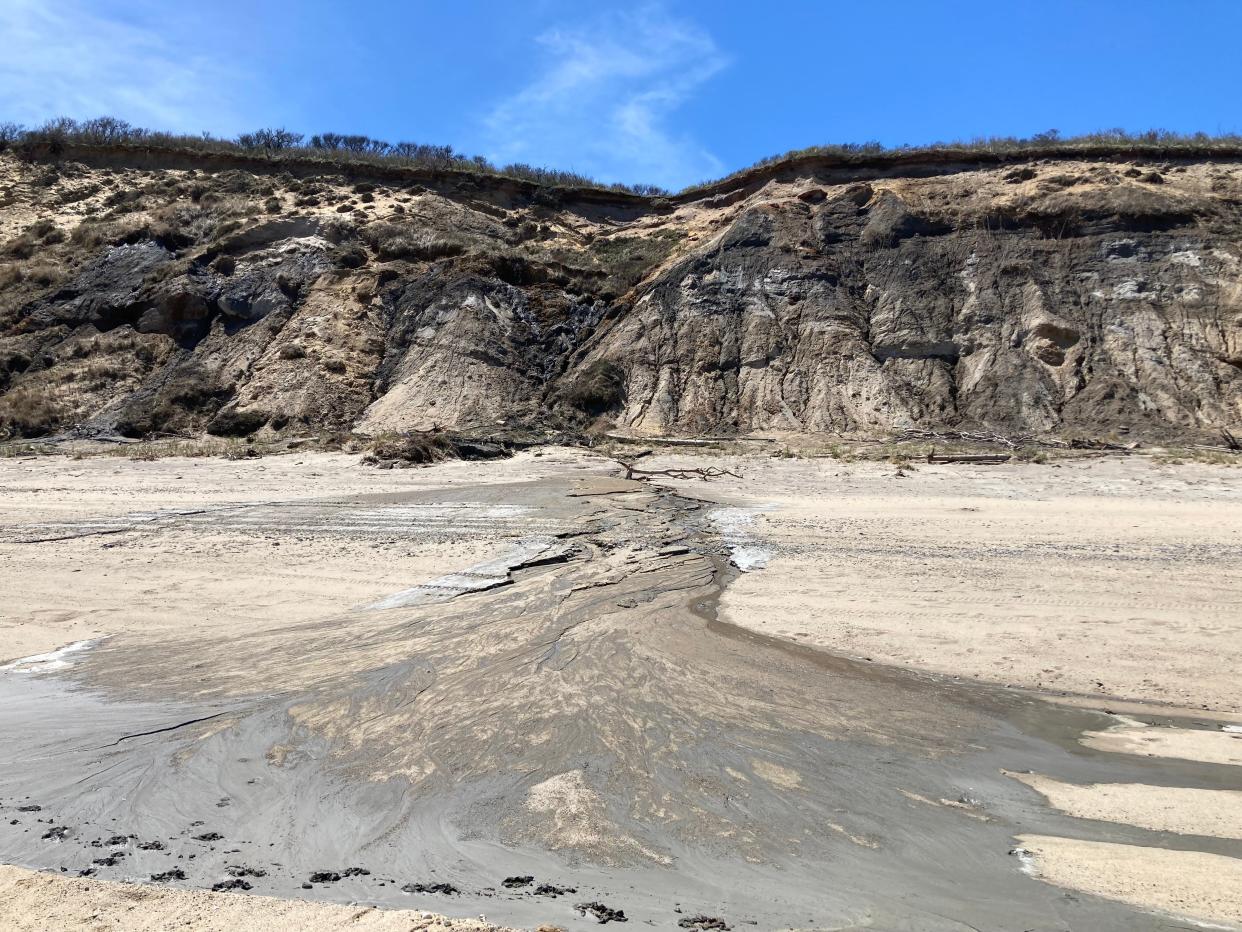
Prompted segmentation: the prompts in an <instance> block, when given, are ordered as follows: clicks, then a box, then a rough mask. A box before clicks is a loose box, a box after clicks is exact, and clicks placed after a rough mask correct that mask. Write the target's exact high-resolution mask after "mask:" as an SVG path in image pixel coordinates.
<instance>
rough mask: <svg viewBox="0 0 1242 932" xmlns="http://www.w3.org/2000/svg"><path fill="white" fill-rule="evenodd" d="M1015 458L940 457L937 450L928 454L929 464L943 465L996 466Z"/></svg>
mask: <svg viewBox="0 0 1242 932" xmlns="http://www.w3.org/2000/svg"><path fill="white" fill-rule="evenodd" d="M1011 459H1013V457H1012V456H1011V455H1010V454H1008V453H945V454H943V455H938V454H937V453H936V451H935V450H932V451H931V452H930V453H928V454H927V462H928V463H931V464H942V463H975V464H978V465H981V466H995V465H999V464H1000V463H1007V462H1009V461H1010V460H1011Z"/></svg>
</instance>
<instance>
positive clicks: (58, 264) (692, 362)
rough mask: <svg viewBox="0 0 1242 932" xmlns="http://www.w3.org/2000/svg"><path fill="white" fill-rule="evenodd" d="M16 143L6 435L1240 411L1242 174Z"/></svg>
mask: <svg viewBox="0 0 1242 932" xmlns="http://www.w3.org/2000/svg"><path fill="white" fill-rule="evenodd" d="M1036 154H1038V153H1036ZM26 155H27V160H26V161H20V160H18V158H17V157H16V156H15V155H14V154H13V153H11V152H10V153H6V154H3V155H0V196H2V197H3V203H4V207H3V210H2V211H0V242H3V243H4V244H5V245H4V246H3V258H2V259H0V262H2V264H0V391H2V392H3V394H2V395H0V430H2V431H4V432H5V433H7V434H8V435H10V436H13V435H16V436H24V437H33V436H38V435H44V434H55V433H58V432H61V433H63V432H74V433H76V434H78V435H108V434H116V433H120V434H124V435H128V436H145V435H149V434H153V433H175V432H194V431H198V430H202V429H206V430H208V431H211V432H213V433H217V434H226V435H251V434H259V435H266V434H271V433H272V432H287V431H305V430H306V429H307V428H308V427H309V428H315V429H325V428H326V429H352V428H357V429H359V430H361V431H364V432H369V433H380V432H385V431H401V430H407V429H412V428H428V427H431V426H439V427H443V428H454V429H458V430H462V431H476V432H477V431H479V430H481V429H482V430H492V429H494V428H495V427H496V425H497V424H498V422H503V423H505V424H507V425H509V426H513V425H523V426H530V427H537V428H542V427H563V426H567V425H568V426H581V425H583V424H584V423H586V422H588V421H591V420H593V419H598V418H606V419H607V420H608V421H609V422H611V423H613V424H615V425H616V426H617V427H619V428H620V429H623V430H628V431H631V432H634V433H664V432H668V433H680V434H704V433H710V434H716V435H719V434H734V433H739V434H745V433H748V432H752V431H771V430H792V431H817V432H868V431H878V430H886V429H891V428H893V427H907V426H914V427H922V428H927V427H953V428H957V429H989V430H993V431H996V432H1001V433H1005V432H1008V433H1013V432H1022V433H1032V432H1033V433H1045V434H1057V433H1060V434H1072V435H1076V436H1092V437H1103V436H1107V435H1109V434H1112V433H1114V432H1118V433H1119V434H1123V435H1126V437H1127V439H1131V440H1133V439H1137V438H1148V437H1150V438H1153V439H1177V440H1182V441H1185V440H1198V439H1203V438H1205V437H1207V436H1209V435H1212V436H1215V434H1216V433H1217V431H1218V430H1219V429H1220V428H1230V427H1233V428H1235V429H1236V427H1237V425H1238V424H1239V422H1240V421H1242V266H1240V265H1239V261H1240V258H1242V254H1240V252H1239V246H1238V242H1239V231H1240V230H1242V163H1239V162H1238V161H1237V159H1236V158H1229V157H1216V158H1212V157H1207V156H1203V155H1200V156H1194V154H1193V153H1190V154H1188V155H1185V156H1184V157H1180V158H1179V157H1177V155H1178V153H1177V152H1176V150H1173V151H1170V152H1166V153H1163V154H1161V153H1159V152H1155V153H1149V154H1147V155H1144V154H1143V153H1142V152H1141V151H1140V152H1126V151H1122V152H1119V153H1114V154H1112V155H1110V154H1108V153H1107V152H1103V153H1100V152H1096V153H1092V154H1090V155H1089V156H1088V155H1075V154H1074V152H1073V151H1072V150H1070V151H1066V152H1064V153H1063V154H1061V155H1057V154H1056V153H1055V152H1049V153H1044V157H1041V158H1017V159H1014V160H1010V161H1006V160H1004V158H1003V157H1001V156H996V155H991V154H988V153H986V152H976V153H973V154H972V153H970V152H960V153H957V154H956V155H955V154H954V153H953V152H951V151H950V152H948V153H940V154H939V155H935V156H933V155H928V156H927V157H926V158H924V159H923V160H922V161H920V160H919V159H918V158H914V157H900V158H896V157H894V158H874V159H870V160H868V159H863V158H860V159H855V160H852V162H851V161H850V160H842V159H836V160H833V159H826V158H820V159H817V158H813V157H811V158H803V159H792V160H787V161H784V162H777V163H775V164H773V165H770V166H766V167H761V168H756V169H753V170H750V171H748V172H744V173H741V174H740V175H738V176H736V177H734V178H732V179H727V180H725V181H722V182H718V183H715V184H713V185H708V186H704V187H702V188H700V189H697V190H691V191H689V192H686V193H683V194H680V195H677V196H672V197H663V196H661V197H644V196H639V195H636V194H629V193H623V192H611V191H606V190H598V189H589V188H556V187H549V186H541V185H539V184H535V183H532V182H528V181H521V180H518V179H512V178H503V177H495V176H488V175H477V176H475V175H470V174H468V173H464V172H460V171H457V172H454V171H441V172H436V171H414V170H409V171H399V170H396V169H387V170H385V169H383V168H382V167H378V166H366V165H357V166H352V167H350V166H339V165H337V166H334V165H332V164H330V163H321V162H314V161H300V162H299V161H281V160H278V159H272V160H269V159H265V158H261V157H250V158H242V157H224V156H219V155H215V156H213V155H209V154H202V153H200V154H194V153H185V152H176V151H160V150H158V149H151V150H147V149H137V148H130V149H124V148H114V149H108V148H101V147H89V146H79V147H76V148H75V147H73V146H70V147H69V148H67V149H66V150H65V151H63V152H60V153H58V154H57V155H56V157H55V158H53V157H52V155H51V154H50V153H38V152H36V153H27V154H26Z"/></svg>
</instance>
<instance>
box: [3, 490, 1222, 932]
mask: <svg viewBox="0 0 1242 932" xmlns="http://www.w3.org/2000/svg"><path fill="white" fill-rule="evenodd" d="M463 502H470V503H472V507H474V508H475V511H473V512H471V514H477V513H478V511H477V508H478V507H483V508H486V507H493V506H494V507H496V508H501V507H502V506H503V508H506V509H514V508H517V509H522V511H521V512H520V514H521V515H524V516H525V519H528V520H529V521H530V522H531V526H532V527H534V528H535V530H534V531H532V540H531V541H528V542H527V543H525V544H523V545H522V546H520V547H518V548H516V549H515V551H514V553H513V554H511V555H509V556H507V557H505V558H502V559H500V560H498V561H493V563H491V564H488V565H487V566H485V567H480V568H474V570H473V571H467V572H466V573H464V574H459V575H458V577H457V578H456V579H455V580H454V581H453V582H452V583H451V584H445V585H441V586H435V585H423V586H419V587H415V588H414V589H411V590H408V591H406V592H403V593H397V594H394V597H393V598H391V599H388V600H382V601H381V602H379V603H376V604H375V605H372V606H366V607H360V608H359V609H358V610H357V611H354V612H351V613H348V614H345V615H342V616H338V617H333V618H328V619H324V620H322V621H318V622H315V623H313V624H307V625H302V626H299V627H297V628H293V629H289V628H284V629H281V630H280V631H279V632H262V631H258V632H255V633H253V634H252V635H249V636H246V637H241V638H236V639H234V640H232V641H229V642H227V643H220V642H212V641H208V640H204V639H203V638H204V637H205V636H204V635H199V634H196V633H195V632H194V631H192V630H190V631H187V633H186V634H185V636H184V637H181V638H176V639H173V638H170V639H168V640H162V641H156V640H152V639H151V638H146V639H138V638H128V637H126V636H125V635H117V636H116V637H113V638H109V639H107V640H106V641H104V642H103V643H101V644H98V645H96V646H94V647H93V648H92V649H90V650H87V651H79V652H77V653H75V654H73V655H72V657H71V658H66V659H67V661H68V662H67V664H66V665H64V666H62V667H60V668H59V669H50V670H47V671H46V672H29V671H28V670H26V669H24V668H20V667H19V668H14V669H8V670H5V671H0V758H2V759H3V760H5V761H6V764H5V766H4V767H3V768H2V769H0V861H4V862H7V863H16V864H22V865H26V866H32V867H37V868H44V869H48V870H53V871H65V872H69V873H79V872H82V871H91V872H93V875H94V876H98V877H100V878H104V879H114V880H137V881H147V880H149V879H150V878H151V877H152V876H153V875H159V874H166V873H167V872H169V871H172V870H174V869H179V870H180V871H183V872H184V874H185V879H184V880H175V879H174V880H170V881H166V882H167V883H170V884H171V885H173V886H184V887H194V888H210V887H211V886H213V885H214V884H216V883H219V882H222V881H227V880H229V879H238V878H237V876H236V875H238V874H241V875H242V876H243V878H244V879H245V881H246V882H247V883H249V884H250V888H251V892H254V893H262V894H267V895H276V896H290V897H304V898H309V899H324V900H332V901H338V902H353V901H356V902H359V903H369V904H376V905H380V906H406V907H411V906H413V907H419V908H424V909H429V910H434V911H436V912H440V913H445V914H448V915H456V916H467V915H478V914H479V913H484V914H486V915H487V917H488V918H489V919H491V920H492V921H497V922H503V923H509V924H515V925H529V926H533V925H537V924H539V923H544V922H551V923H555V924H558V925H561V926H564V927H566V928H586V927H594V926H595V925H597V922H596V920H595V918H594V917H592V916H591V915H590V914H587V915H583V914H581V913H580V912H579V911H577V910H575V908H574V906H575V904H578V903H589V902H600V903H603V904H605V905H607V906H608V907H611V908H614V909H620V910H623V911H624V913H625V915H626V917H627V918H628V920H629V921H631V922H633V921H638V922H649V923H651V924H654V925H656V926H657V927H661V928H670V927H676V925H677V922H678V921H679V920H680V919H683V918H686V917H691V916H696V915H703V916H708V917H720V918H722V919H724V920H725V921H726V922H727V923H728V924H729V925H731V926H733V927H734V928H738V927H757V928H760V929H773V928H786V927H797V928H804V927H813V928H840V929H844V928H862V927H865V928H870V929H890V930H928V932H937V930H963V929H988V930H1040V932H1043V930H1049V932H1051V930H1064V929H1083V930H1087V929H1090V930H1102V932H1107V930H1118V932H1120V930H1144V929H1173V928H1190V926H1188V925H1186V924H1183V923H1179V922H1177V921H1176V920H1172V919H1166V918H1161V917H1157V916H1153V915H1150V914H1147V913H1142V912H1139V911H1136V910H1132V909H1130V908H1127V907H1125V906H1123V905H1119V904H1116V903H1111V902H1107V901H1104V900H1101V899H1097V898H1094V897H1091V896H1088V895H1084V894H1078V893H1070V892H1066V891H1063V890H1059V889H1057V888H1054V887H1051V886H1048V885H1046V884H1043V883H1041V882H1039V881H1037V880H1035V879H1033V878H1032V877H1030V876H1028V875H1027V874H1026V873H1025V872H1024V870H1023V866H1024V865H1023V861H1022V858H1021V857H1020V856H1015V855H1012V854H1011V853H1010V852H1011V849H1012V848H1013V836H1014V835H1015V834H1017V833H1019V832H1023V833H1047V834H1056V835H1062V836H1068V837H1087V836H1086V835H1085V834H1084V833H1089V837H1092V838H1096V839H1100V840H1111V841H1129V842H1133V843H1139V844H1151V845H1160V846H1166V847H1175V846H1180V845H1183V844H1187V842H1186V840H1184V839H1180V838H1179V837H1178V836H1175V835H1166V834H1162V833H1156V832H1149V831H1145V830H1142V829H1137V828H1131V827H1127V826H1123V825H1109V824H1105V823H1094V822H1085V821H1083V820H1075V819H1070V818H1067V817H1064V816H1061V815H1059V814H1057V813H1055V812H1053V811H1050V810H1048V809H1047V808H1046V807H1045V806H1043V805H1042V803H1041V801H1040V800H1041V798H1040V797H1039V796H1038V794H1036V793H1034V792H1033V791H1031V790H1029V789H1027V788H1026V787H1025V786H1022V785H1020V784H1018V783H1017V782H1015V781H1013V780H1010V779H1008V778H1006V777H1005V776H1003V775H1002V773H1001V770H1002V769H1008V770H1024V769H1032V770H1038V771H1039V772H1040V773H1044V774H1049V775H1051V776H1055V777H1057V778H1059V779H1063V780H1070V781H1076V782H1085V781H1092V780H1107V781H1128V780H1134V781H1142V782H1146V783H1165V782H1167V783H1169V784H1177V785H1181V786H1202V787H1213V788H1228V787H1231V786H1232V784H1231V782H1230V781H1231V780H1232V779H1233V778H1232V777H1231V775H1230V773H1229V770H1230V768H1227V767H1214V766H1211V765H1205V764H1192V763H1188V762H1179V761H1172V760H1150V759H1139V758H1131V757H1127V756H1125V755H1112V754H1105V753H1101V752H1096V751H1091V750H1088V749H1086V748H1084V747H1082V746H1080V745H1079V744H1078V742H1077V738H1078V736H1079V734H1081V732H1082V731H1083V730H1087V729H1095V728H1099V727H1101V726H1102V725H1106V724H1107V716H1104V715H1100V714H1096V713H1091V712H1084V711H1077V710H1073V709H1066V708H1062V707H1057V706H1053V705H1050V704H1047V703H1044V702H1041V701H1039V700H1038V698H1036V697H1032V696H1030V695H1027V694H1022V693H1018V692H1015V691H1007V690H1002V689H994V688H989V687H984V686H979V685H971V684H965V683H960V682H955V681H952V680H949V679H945V678H941V677H935V676H929V675H919V674H914V673H909V672H904V671H899V670H894V669H889V668H884V667H880V666H878V665H873V664H866V663H856V662H853V661H849V660H845V659H841V658H838V657H835V656H831V655H828V654H825V653H823V652H819V651H815V650H813V649H809V648H805V647H800V646H797V645H793V644H789V643H787V642H784V641H780V640H777V639H774V638H768V637H764V636H762V635H757V634H754V633H751V632H747V631H744V630H741V629H738V628H735V627H733V626H730V625H727V624H724V623H722V622H720V621H718V620H717V619H716V618H715V602H716V599H717V597H718V595H719V593H720V591H721V588H722V587H723V586H724V585H726V584H727V583H728V580H729V579H730V578H731V577H732V576H733V574H735V573H736V570H735V569H734V568H733V567H731V566H730V564H729V552H728V547H727V546H725V545H724V544H723V543H722V541H721V540H720V538H719V537H717V536H714V535H713V533H712V532H711V530H710V521H709V520H708V518H707V512H708V510H709V507H708V506H706V505H704V504H703V503H699V502H696V501H693V500H690V499H688V498H685V497H681V496H677V495H674V494H672V493H667V492H660V491H658V490H654V489H652V488H649V487H647V486H644V485H641V484H639V483H633V482H622V481H620V480H609V479H599V478H588V479H578V480H569V479H564V480H543V481H539V482H531V483H524V484H516V485H505V486H501V485H492V486H484V487H470V488H457V489H453V490H442V491H440V492H438V493H436V495H434V496H433V495H431V494H429V493H420V494H416V495H403V496H375V497H371V498H369V499H367V500H365V501H362V500H359V501H352V502H324V503H321V504H320V505H319V506H317V507H308V506H306V505H300V506H298V507H296V508H294V507H293V506H290V508H289V511H288V515H287V520H288V523H289V524H290V526H295V527H296V528H297V529H298V532H299V533H303V532H306V531H307V529H308V528H313V527H314V525H315V521H316V515H318V516H319V517H320V518H322V519H324V520H328V519H329V518H330V519H331V520H332V521H333V522H334V524H335V526H349V525H351V522H352V523H353V525H355V526H362V525H365V524H366V523H367V522H373V521H376V520H381V519H377V518H376V517H375V515H376V514H378V513H382V512H384V511H385V510H387V509H400V514H401V515H402V520H403V521H406V522H408V523H409V524H410V527H409V533H418V528H417V526H416V525H417V520H418V517H417V516H418V514H419V513H420V509H423V512H422V513H424V514H428V515H433V516H436V517H435V518H434V520H436V521H444V520H446V519H444V518H443V517H442V516H443V515H444V514H450V515H451V514H453V513H454V506H455V504H461V503H463ZM264 508H265V509H266V511H265V512H264V514H263V520H264V521H267V522H268V523H269V525H273V526H274V525H279V524H280V522H281V521H282V518H281V512H280V506H279V505H265V506H264ZM351 510H353V511H358V512H360V513H362V514H364V515H365V516H366V518H365V521H364V520H362V519H359V520H354V519H352V518H351V517H350V513H351ZM463 513H464V512H463ZM502 513H503V514H504V515H505V516H507V517H506V520H516V518H515V517H514V515H516V514H518V512H513V511H503V512H502V511H497V512H496V514H497V515H498V516H499V515H501V514H502ZM221 514H222V516H223V515H224V514H226V513H221ZM209 518H210V513H200V514H198V515H195V516H193V518H192V520H194V521H200V522H208V523H209ZM184 519H185V520H190V518H184ZM222 519H223V517H222ZM525 519H524V520H525ZM227 520H234V521H235V520H240V519H239V518H238V513H237V512H228V513H227ZM247 520H249V519H247ZM381 523H383V524H384V526H385V527H390V526H392V524H393V522H392V521H389V520H388V519H387V518H384V519H382V520H381ZM471 580H476V581H479V580H481V581H480V582H478V584H477V585H473V584H469V583H471ZM31 806H39V807H40V808H39V809H38V810H37V811H35V810H31V809H30V808H29V807H31ZM23 809H25V810H26V811H23ZM1191 841H1193V843H1194V847H1195V848H1196V849H1197V850H1215V851H1219V852H1220V853H1224V854H1233V855H1239V854H1242V850H1239V847H1240V846H1239V845H1238V843H1236V842H1230V841H1227V840H1219V839H1218V840H1211V841H1209V840H1205V839H1200V838H1195V839H1191ZM157 843H158V844H157ZM95 862H100V863H95ZM350 868H363V869H364V870H365V871H368V872H369V873H360V872H359V873H355V874H354V875H353V876H349V875H348V873H347V872H348V869H350ZM247 871H248V873H247ZM259 872H262V874H261V876H260V875H259ZM316 872H329V874H340V875H341V879H339V880H329V881H327V882H318V881H317V882H314V883H312V884H311V885H310V886H309V887H307V886H305V885H306V884H308V883H310V877H311V875H312V874H313V873H316ZM525 875H529V876H532V877H533V878H534V881H533V883H531V884H529V885H522V886H512V887H505V886H504V885H503V881H504V880H505V878H508V877H512V876H525ZM437 884H448V885H451V886H452V887H453V888H455V889H456V890H457V891H459V892H457V893H451V892H438V893H436V892H405V891H403V889H402V888H403V887H412V886H413V885H421V886H423V887H430V886H433V885H437ZM542 884H547V885H551V886H554V887H558V888H573V890H574V891H575V892H565V893H563V894H561V895H559V896H551V895H541V894H537V893H536V892H535V891H536V889H537V888H538V887H539V886H540V885H542ZM443 889H444V888H441V890H443Z"/></svg>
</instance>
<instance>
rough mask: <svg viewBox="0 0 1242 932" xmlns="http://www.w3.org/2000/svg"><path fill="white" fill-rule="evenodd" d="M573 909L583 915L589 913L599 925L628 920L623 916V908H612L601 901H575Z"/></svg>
mask: <svg viewBox="0 0 1242 932" xmlns="http://www.w3.org/2000/svg"><path fill="white" fill-rule="evenodd" d="M574 909H576V910H577V911H578V912H579V913H581V914H582V915H583V916H584V917H585V916H586V915H587V913H590V914H591V915H592V916H594V917H595V921H596V922H598V923H599V924H600V925H604V924H605V923H609V922H629V920H628V919H626V918H625V910H623V909H613V908H612V907H611V906H605V905H604V904H603V903H575V904H574Z"/></svg>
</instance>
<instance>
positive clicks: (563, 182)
mask: <svg viewBox="0 0 1242 932" xmlns="http://www.w3.org/2000/svg"><path fill="white" fill-rule="evenodd" d="M75 146H77V147H115V148H132V149H142V150H146V151H157V152H158V151H168V152H174V151H180V152H189V153H201V154H203V155H225V156H227V155H235V156H249V157H261V158H265V159H268V160H272V161H277V162H294V161H303V162H310V163H329V164H333V165H336V166H339V167H344V168H348V167H351V166H357V167H364V166H384V167H391V168H397V169H401V168H408V169H418V170H424V171H426V170H430V171H452V172H463V173H467V174H475V175H490V176H494V177H498V178H511V179H517V180H520V181H527V182H532V183H534V184H537V185H542V186H549V187H566V188H587V189H594V190H600V191H611V192H615V193H623V194H631V195H637V196H640V197H656V196H667V195H668V194H669V193H670V192H668V191H666V190H664V189H663V188H660V187H657V186H655V185H649V184H620V183H614V184H604V183H602V182H599V181H596V180H595V179H593V178H590V177H588V176H586V175H582V174H579V173H577V172H569V171H561V170H559V169H551V168H539V167H537V166H533V165H526V164H523V163H514V164H511V165H503V166H498V165H495V164H494V163H492V162H490V161H489V160H488V159H486V158H484V157H483V156H479V155H475V156H470V155H466V154H464V153H461V152H457V151H455V150H454V149H453V147H452V146H441V145H426V144H423V143H413V142H398V143H389V142H386V141H384V140H381V139H373V138H371V137H369V136H365V135H359V134H341V133H318V134H315V135H313V136H310V137H309V138H308V137H306V136H304V135H303V134H301V133H295V132H292V131H290V130H286V129H260V130H256V131H255V132H252V133H242V134H241V135H240V136H238V137H237V138H236V139H220V138H217V137H214V136H212V135H210V134H208V133H203V134H201V135H198V136H192V135H182V134H177V133H167V132H161V131H158V130H149V129H143V128H140V127H136V126H131V125H130V124H129V123H126V122H125V121H124V120H118V119H116V118H114V117H98V118H96V119H93V120H80V121H79V120H73V119H70V118H68V117H60V118H57V119H54V120H50V121H48V122H47V123H45V124H44V125H42V126H40V127H36V128H26V127H23V126H19V125H17V124H15V123H3V124H0V151H4V150H5V149H11V150H12V151H14V152H15V153H16V154H17V155H18V156H19V157H24V158H29V159H35V158H39V157H56V156H58V155H61V154H63V153H65V151H66V150H68V149H69V148H71V147H75ZM1076 155H1077V156H1103V155H1117V156H1123V157H1127V156H1135V157H1140V156H1142V157H1154V158H1162V157H1163V158H1177V157H1190V156H1195V157H1199V156H1213V157H1242V135H1239V134H1236V133H1228V134H1216V135H1212V134H1208V133H1202V132H1200V133H1176V132H1171V131H1169V130H1161V129H1155V130H1149V131H1147V132H1141V133H1131V132H1129V131H1127V130H1124V129H1110V130H1102V131H1100V132H1095V133H1087V134H1083V135H1079V136H1066V137H1063V136H1061V135H1060V134H1059V133H1058V132H1057V131H1056V130H1049V131H1047V132H1044V133H1037V134H1036V135H1034V136H1031V137H1027V138H1020V137H1014V136H1004V137H997V136H989V137H984V138H979V139H972V140H967V141H950V142H935V143H930V144H928V145H919V146H911V145H901V146H885V145H883V144H882V143H879V142H866V143H842V144H837V145H821V146H811V147H808V148H805V149H796V150H792V151H789V152H786V153H784V154H782V155H773V156H769V157H768V158H765V159H761V160H760V161H758V162H756V163H755V164H754V165H752V166H750V167H748V168H743V169H740V170H739V171H736V172H733V173H732V174H730V175H727V176H725V177H724V178H721V179H718V180H711V181H704V182H703V183H701V184H698V185H693V186H691V187H689V188H686V189H685V191H683V192H682V193H693V192H698V191H702V190H705V189H708V188H711V187H714V186H716V185H720V184H727V183H729V182H730V181H733V180H737V179H741V178H744V177H747V176H748V175H750V174H751V173H753V172H757V171H765V170H770V169H772V168H774V167H778V166H780V165H782V164H784V163H789V162H795V161H805V160H818V161H822V162H825V163H828V164H829V165H833V164H839V165H841V166H843V167H844V166H850V165H858V164H870V163H881V164H882V163H909V162H916V161H919V160H922V159H928V160H936V161H943V160H946V159H953V158H959V157H960V158H966V159H970V158H974V159H981V158H985V159H991V158H997V157H1004V158H1014V159H1020V158H1042V157H1049V156H1061V157H1072V156H1076Z"/></svg>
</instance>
